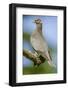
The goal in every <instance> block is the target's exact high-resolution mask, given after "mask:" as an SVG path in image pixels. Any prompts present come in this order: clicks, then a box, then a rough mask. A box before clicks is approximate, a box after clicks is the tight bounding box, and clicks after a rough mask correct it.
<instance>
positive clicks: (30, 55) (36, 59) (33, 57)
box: [23, 49, 43, 65]
mask: <svg viewBox="0 0 68 90" xmlns="http://www.w3.org/2000/svg"><path fill="white" fill-rule="evenodd" d="M23 56H25V57H26V58H28V59H29V60H31V61H33V62H34V64H36V65H40V64H41V63H43V62H42V60H41V58H40V57H38V55H37V54H35V52H34V53H33V52H31V51H29V50H26V49H24V50H23Z"/></svg>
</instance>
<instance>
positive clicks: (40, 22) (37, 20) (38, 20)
mask: <svg viewBox="0 0 68 90" xmlns="http://www.w3.org/2000/svg"><path fill="white" fill-rule="evenodd" d="M34 23H36V24H42V21H41V19H35V20H34Z"/></svg>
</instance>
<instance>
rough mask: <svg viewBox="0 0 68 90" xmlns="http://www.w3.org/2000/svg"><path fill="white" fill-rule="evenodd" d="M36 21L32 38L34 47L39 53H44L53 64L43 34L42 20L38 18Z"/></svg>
mask: <svg viewBox="0 0 68 90" xmlns="http://www.w3.org/2000/svg"><path fill="white" fill-rule="evenodd" d="M34 23H35V24H36V29H35V30H34V31H33V32H32V35H31V38H30V41H31V44H32V47H33V48H34V49H35V51H36V52H37V53H38V54H40V55H42V56H43V57H44V58H45V59H46V60H47V61H48V63H49V64H50V65H52V63H51V56H50V53H49V48H48V45H47V42H46V40H45V39H44V37H43V34H42V22H41V20H40V19H37V20H35V21H34Z"/></svg>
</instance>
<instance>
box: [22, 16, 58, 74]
mask: <svg viewBox="0 0 68 90" xmlns="http://www.w3.org/2000/svg"><path fill="white" fill-rule="evenodd" d="M22 17H23V20H22V21H23V25H22V26H23V49H28V50H30V51H34V49H33V48H32V46H31V43H30V36H31V33H32V32H33V30H35V28H36V26H35V24H34V23H32V22H33V20H35V19H38V18H39V19H41V20H42V22H43V30H42V31H43V35H44V38H46V40H47V43H48V46H49V49H50V52H51V57H52V62H53V64H54V65H55V67H51V66H49V64H48V62H47V61H45V63H43V64H41V65H39V66H34V63H33V62H32V61H31V60H29V59H28V58H26V57H24V56H23V60H22V66H23V67H22V74H24V75H28V74H49V73H50V74H51V73H57V16H33V15H23V16H22Z"/></svg>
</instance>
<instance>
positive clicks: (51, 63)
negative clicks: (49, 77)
mask: <svg viewBox="0 0 68 90" xmlns="http://www.w3.org/2000/svg"><path fill="white" fill-rule="evenodd" d="M48 64H49V65H50V66H51V67H56V66H55V65H54V64H53V62H52V61H51V60H48Z"/></svg>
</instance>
